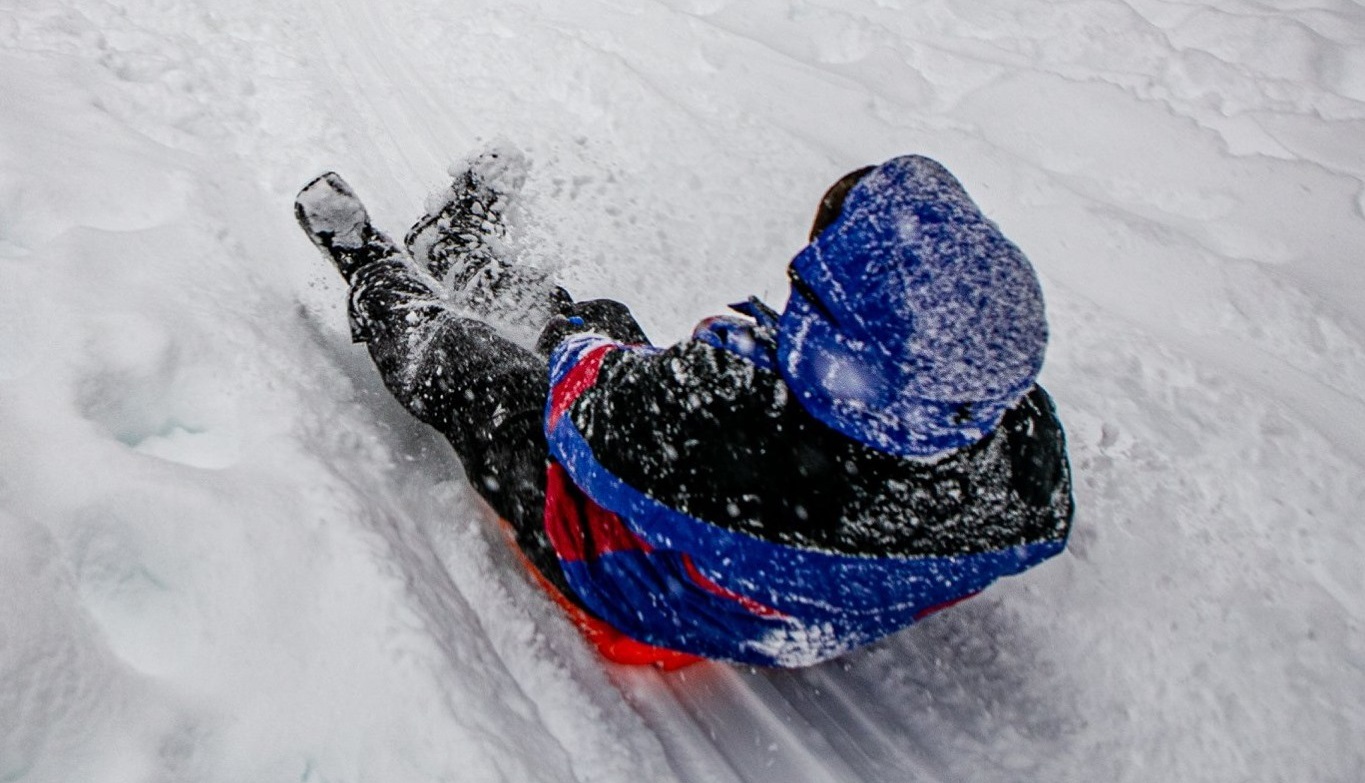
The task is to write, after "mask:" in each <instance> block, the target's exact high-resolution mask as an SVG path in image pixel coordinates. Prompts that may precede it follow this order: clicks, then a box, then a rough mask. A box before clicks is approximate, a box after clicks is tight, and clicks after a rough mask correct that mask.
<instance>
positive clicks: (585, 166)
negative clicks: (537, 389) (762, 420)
mask: <svg viewBox="0 0 1365 783" xmlns="http://www.w3.org/2000/svg"><path fill="white" fill-rule="evenodd" d="M499 137H501V138H505V139H507V140H510V141H511V142H512V143H514V144H516V145H518V146H519V147H520V148H521V149H523V150H524V151H525V152H526V153H527V155H528V156H529V157H530V159H531V160H532V162H533V169H532V172H531V177H530V180H529V182H528V185H527V190H526V193H525V201H524V210H523V213H522V220H521V225H520V226H519V228H518V230H519V232H520V236H521V237H522V238H521V240H520V241H521V244H522V245H523V248H524V252H525V255H526V258H527V259H528V260H529V261H531V262H534V263H540V264H544V265H547V266H549V267H551V268H553V269H555V270H557V274H558V275H559V277H560V279H561V280H562V281H563V282H564V283H565V284H566V285H568V286H569V287H570V288H571V289H572V290H573V291H574V292H575V293H576V294H577V295H579V296H583V297H590V296H615V297H619V298H622V299H624V300H626V301H627V302H629V303H630V304H631V305H632V306H633V307H634V308H635V310H636V312H637V313H638V315H639V316H640V318H641V320H642V321H643V323H644V324H645V326H646V328H647V330H649V331H650V333H651V335H652V336H653V337H654V338H655V340H656V341H660V342H671V341H673V340H676V339H679V338H681V337H683V336H684V335H685V334H686V333H687V331H688V329H689V328H690V326H691V324H692V323H694V322H695V321H697V320H698V319H700V318H701V317H703V316H706V315H709V314H713V313H717V312H720V311H721V310H722V309H723V307H724V305H725V304H726V303H727V302H731V301H735V300H738V299H741V298H743V297H745V296H746V295H748V294H750V293H756V294H759V295H760V296H763V297H765V298H766V299H767V300H768V301H769V302H770V303H772V304H774V305H780V304H781V303H782V301H783V300H784V297H785V285H784V266H785V264H786V262H787V260H788V259H789V258H790V257H791V255H793V254H794V253H795V252H796V251H797V250H798V249H799V248H800V247H801V245H802V243H803V237H804V234H805V231H806V229H807V227H808V223H809V220H810V218H811V216H812V213H813V210H814V206H815V203H816V200H817V199H818V197H819V196H820V194H821V193H822V192H823V190H824V188H825V187H826V186H827V185H828V184H830V183H831V182H832V181H834V179H836V178H837V177H838V176H839V175H841V174H843V173H844V172H845V171H847V170H850V169H852V168H855V167H857V166H861V165H864V164H867V163H872V162H878V161H881V160H885V159H886V158H889V157H892V156H895V155H899V154H903V153H909V152H916V153H921V154H926V155H930V156H932V157H935V158H937V159H939V160H940V161H942V162H943V163H945V164H946V165H947V166H948V167H949V168H950V169H952V170H953V171H954V172H955V173H956V174H957V175H958V176H959V178H960V179H961V180H962V181H963V182H964V183H965V185H966V187H967V189H968V191H969V192H971V193H972V194H973V196H974V197H975V198H976V199H977V200H978V202H979V203H980V204H981V205H982V207H983V209H984V210H985V211H986V212H987V214H988V215H989V216H991V217H992V218H993V219H995V220H996V221H997V222H998V223H999V224H1000V225H1001V226H1002V228H1003V229H1004V231H1005V232H1006V234H1007V235H1009V236H1010V237H1011V238H1013V239H1014V240H1015V241H1016V242H1017V243H1018V244H1019V245H1020V246H1021V247H1022V248H1023V249H1024V251H1025V252H1026V253H1027V254H1028V255H1029V256H1030V257H1031V259H1032V260H1033V262H1034V264H1035V266H1036V267H1037V269H1038V270H1039V273H1040V274H1041V276H1042V279H1043V283H1044V288H1045V291H1046V294H1047V297H1048V306H1049V315H1050V319H1051V323H1052V328H1053V339H1052V343H1051V348H1050V352H1049V356H1048V362H1047V366H1046V369H1045V370H1044V374H1043V378H1042V381H1043V383H1044V385H1045V386H1047V387H1048V388H1049V389H1050V390H1051V392H1052V393H1053V394H1054V395H1055V397H1056V400H1057V403H1058V405H1059V407H1060V411H1061V415H1062V418H1063V421H1064V422H1065V424H1066V426H1067V429H1068V433H1069V437H1070V446H1071V458H1072V464H1073V467H1074V470H1075V479H1076V499H1077V503H1078V508H1079V511H1078V514H1077V517H1076V527H1075V532H1074V536H1073V538H1072V541H1071V545H1070V548H1069V549H1068V550H1067V552H1066V553H1065V554H1064V555H1062V556H1060V557H1058V558H1056V559H1055V560H1053V561H1051V562H1049V563H1047V564H1046V565H1044V566H1043V567H1041V568H1038V569H1036V570H1034V571H1031V572H1029V573H1027V574H1025V575H1023V576H1021V577H1018V578H1014V579H1010V580H1006V581H1004V582H1002V583H1000V584H998V585H997V586H996V587H995V588H993V589H992V590H991V591H989V592H988V593H987V594H985V595H983V596H981V597H979V598H977V599H974V600H972V601H970V602H968V603H966V604H964V605H963V606H961V607H959V608H957V609H955V610H953V611H949V612H945V613H943V614H941V615H938V616H935V617H933V618H931V619H930V620H928V621H926V622H924V623H923V624H921V625H920V626H917V627H915V628H912V629H910V630H908V631H907V632H905V633H902V634H900V635H897V636H896V637H894V638H892V639H890V640H887V641H885V642H884V643H881V644H878V645H875V646H874V647H872V648H870V649H867V650H865V651H862V652H859V653H857V654H854V655H851V656H849V657H847V658H846V659H844V660H841V661H837V662H834V663H831V664H828V665H824V666H819V667H815V668H812V669H808V670H802V671H787V672H783V671H748V670H741V669H734V668H731V667H726V666H720V665H701V666H697V667H693V668H691V669H687V670H685V671H683V672H681V673H677V674H671V675H666V674H660V673H658V672H655V671H653V670H639V669H623V668H617V667H613V666H610V665H606V664H604V663H602V662H601V661H600V660H599V659H597V658H596V657H595V654H594V653H592V652H591V651H590V650H589V649H588V648H587V646H586V645H585V643H584V642H583V641H582V640H581V639H580V638H579V636H578V634H577V632H576V631H575V630H574V628H573V627H572V626H571V625H570V624H569V623H568V622H567V621H566V620H565V619H564V618H563V617H561V616H560V613H559V611H558V610H557V609H556V608H555V607H554V606H553V605H552V604H551V603H550V602H549V601H548V599H546V598H545V597H544V596H543V595H542V594H541V593H540V592H539V591H538V589H537V588H536V587H535V586H533V585H532V584H531V583H530V582H529V581H528V579H527V577H526V575H525V574H524V573H523V572H522V571H521V569H520V566H519V565H518V564H517V563H516V561H515V560H514V559H513V558H512V556H511V555H510V554H509V553H508V551H507V549H506V548H505V546H504V544H503V541H502V538H501V534H500V532H499V531H498V529H497V526H496V523H495V520H493V518H492V517H491V516H490V514H489V513H488V512H487V511H486V510H485V509H484V508H483V507H482V506H481V505H480V503H479V502H478V501H477V500H476V499H475V498H474V496H473V495H472V494H471V492H470V490H469V489H468V488H467V487H466V486H465V484H464V482H463V479H462V478H461V476H460V470H459V467H458V465H457V463H456V461H455V459H454V457H453V455H452V454H451V452H450V450H449V447H448V446H447V445H446V444H445V443H444V442H443V441H441V440H440V439H439V438H438V437H437V436H435V435H434V434H433V433H431V432H428V431H427V430H425V429H424V428H423V427H422V426H420V425H418V424H416V423H415V422H413V421H412V420H410V419H409V418H408V417H407V415H406V414H405V413H404V412H403V411H402V410H400V409H399V408H398V406H397V405H396V404H395V403H394V402H392V401H391V400H390V399H389V398H388V396H387V394H386V392H385V391H384V390H383V388H382V386H381V385H380V383H379V381H378V379H377V375H376V373H375V372H374V371H373V369H372V367H371V366H370V362H369V359H368V357H367V356H366V355H365V353H364V351H363V349H362V348H361V347H359V346H353V345H352V344H351V343H350V341H349V339H348V336H347V331H346V321H345V314H344V307H343V300H344V290H343V287H342V285H341V282H340V280H339V278H338V277H337V276H336V275H335V273H334V272H333V271H332V270H331V269H330V268H329V267H328V266H327V264H326V263H325V262H324V261H323V260H322V258H321V257H320V256H319V255H318V254H317V253H316V252H315V251H314V250H313V248H312V247H311V246H310V245H309V244H308V242H307V241H306V239H305V238H304V236H303V234H302V233H301V232H300V231H299V230H298V229H297V228H296V227H295V225H294V222H293V216H292V214H291V202H292V199H293V196H294V194H295V192H296V191H297V190H298V189H299V188H300V187H301V186H302V185H303V184H304V183H306V182H307V181H308V180H309V179H311V178H312V177H314V176H315V175H317V174H319V173H321V172H322V171H325V170H327V169H336V170H337V171H340V172H342V173H343V174H344V175H345V176H346V177H347V178H348V179H349V180H350V182H351V183H352V184H353V185H354V186H355V187H356V189H357V190H358V191H359V193H360V194H361V196H362V197H363V198H364V199H365V200H366V202H367V204H368V205H369V206H370V208H371V211H372V213H373V214H374V216H375V219H376V222H377V223H378V224H379V225H380V226H381V227H383V228H386V229H387V230H389V231H390V232H393V233H396V234H401V232H402V231H404V230H405V229H406V227H407V226H408V225H409V224H410V223H411V222H412V221H413V220H414V219H416V217H417V216H418V215H419V214H420V212H421V206H422V203H423V200H424V198H425V197H426V196H427V195H428V194H429V193H431V192H432V191H434V190H436V189H437V188H439V187H441V186H442V184H443V183H444V181H445V173H444V172H445V169H446V167H447V166H448V165H449V164H451V163H452V162H454V161H456V160H459V159H460V158H462V157H463V156H464V155H465V154H467V153H468V152H470V151H471V150H473V149H475V148H477V147H479V146H480V145H481V144H483V143H485V142H486V141H488V140H490V139H494V138H499ZM1363 187H1365V6H1362V4H1361V3H1360V2H1359V1H1358V0H1218V1H1217V2H1214V1H1213V0H1206V1H1204V2H1199V1H1198V0H1184V1H1182V2H1172V1H1170V0H1068V1H1063V0H971V2H965V1H964V2H950V1H949V0H924V1H923V2H916V1H915V0H750V1H749V2H737V1H733V0H638V1H637V0H388V1H387V2H378V0H332V1H331V2H326V1H324V0H299V1H298V2H293V3H277V2H268V1H267V0H232V1H231V2H229V0H199V1H198V2H184V1H182V0H43V1H42V2H37V1H36V0H0V781H6V782H10V781H22V782H23V783H40V782H42V783H47V782H49V781H53V782H56V781H61V782H67V781H73V782H75V781H79V782H84V781H91V782H101V783H102V782H105V781H108V782H109V783H113V782H115V781H119V782H122V781H149V782H152V781H156V782H161V781H165V782H167V783H169V782H171V781H203V782H204V783H210V782H218V781H222V782H224V783H227V782H228V781H233V782H237V781H253V782H261V783H274V782H276V781H279V782H285V781H290V782H293V781H301V782H302V783H322V782H323V781H326V782H327V783H341V782H343V781H344V782H348V783H350V782H354V783H360V782H361V781H385V782H386V783H387V782H390V781H399V782H401V781H413V782H421V781H516V782H518V783H520V782H522V781H585V782H586V781H631V782H632V783H635V782H639V781H669V780H679V781H797V782H800V781H857V780H868V781H1087V782H1089V781H1179V782H1181V783H1185V782H1188V781H1360V780H1362V779H1365V755H1363V754H1365V751H1363V750H1362V748H1363V747H1365V739H1363V738H1365V633H1363V632H1362V620H1363V618H1362V614H1365V577H1363V574H1365V558H1363V557H1362V556H1363V555H1365V551H1363V550H1365V532H1362V531H1363V528H1362V515H1363V514H1365V391H1363V390H1365V307H1363V305H1365V216H1363V214H1365V196H1363V195H1362V188H1363Z"/></svg>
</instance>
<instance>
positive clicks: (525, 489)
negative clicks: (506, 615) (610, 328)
mask: <svg viewBox="0 0 1365 783" xmlns="http://www.w3.org/2000/svg"><path fill="white" fill-rule="evenodd" d="M296 207H297V214H298V218H299V223H300V225H302V226H303V228H304V230H305V231H306V232H307V233H308V235H309V237H310V238H312V239H313V241H314V243H315V244H316V245H317V246H318V247H319V248H321V249H322V250H323V251H325V252H326V253H327V254H328V255H329V256H330V257H331V258H332V260H333V262H334V263H335V264H336V266H337V268H338V269H339V270H340V271H341V272H342V274H343V275H344V276H345V277H346V279H347V281H348V282H350V283H351V295H350V313H351V319H352V327H353V334H354V336H355V337H356V339H357V340H359V341H363V342H364V343H365V344H366V347H367V348H368V349H369V351H370V356H371V358H373V360H374V363H375V365H376V366H377V367H378V369H379V372H380V375H381V376H382V377H383V379H384V384H385V386H387V387H388V389H389V391H390V392H391V393H392V394H393V395H394V397H395V398H397V399H398V401H399V402H400V403H402V405H403V406H404V407H405V408H407V409H408V410H409V411H410V412H411V413H412V414H413V415H414V416H416V417H417V418H418V419H420V420H421V421H423V422H425V423H427V424H429V425H431V426H433V427H435V428H436V429H437V430H438V431H439V432H441V434H443V435H444V436H445V437H446V439H447V440H449V441H450V443H451V445H452V446H453V447H454V448H455V452H456V454H457V455H458V456H459V458H460V461H461V462H462V463H463V464H464V467H465V472H466V474H467V475H468V477H469V480H470V482H471V483H473V485H474V487H475V489H476V490H477V491H478V492H479V494H480V495H482V496H483V497H484V499H486V500H487V501H488V503H489V505H491V506H492V507H493V509H494V510H495V511H496V512H497V513H498V514H499V515H501V516H502V517H503V518H504V519H506V520H507V521H508V522H509V523H511V525H512V527H513V528H514V529H515V530H516V533H517V539H518V543H519V544H520V545H521V547H522V549H523V551H525V552H526V554H527V556H528V557H530V558H531V560H532V561H533V562H534V563H535V564H536V566H537V567H539V568H540V569H541V571H542V573H544V574H545V576H546V578H548V579H549V580H550V581H551V582H552V583H554V584H556V586H558V587H560V588H561V589H567V585H565V584H564V582H563V575H562V572H561V571H560V569H559V564H558V560H557V559H556V558H555V557H554V555H553V552H552V551H551V550H550V547H549V542H548V540H547V539H546V538H545V533H544V519H543V517H544V505H545V469H546V462H547V459H548V448H547V446H546V444H545V433H544V429H543V425H542V423H541V419H542V416H543V411H544V406H545V399H546V396H547V394H548V393H549V388H548V384H549V381H548V371H547V367H546V363H545V359H544V358H542V357H540V356H537V355H536V354H534V353H532V352H530V351H528V350H526V349H524V348H521V347H519V346H517V345H516V344H514V343H512V342H511V341H509V340H507V339H505V338H503V337H502V336H500V335H499V334H498V333H497V332H496V331H495V330H494V329H493V328H492V327H490V326H488V325H487V324H485V323H483V322H481V321H477V320H474V319H471V318H465V317H461V316H459V315H457V314H456V313H455V312H453V311H452V310H451V309H450V307H449V306H448V305H447V303H446V301H445V300H444V298H443V296H441V294H440V293H439V292H438V289H437V288H436V284H435V281H434V280H432V279H431V278H430V277H429V276H428V275H426V274H425V273H423V272H421V271H418V270H417V268H416V267H415V266H414V265H413V264H412V263H411V262H410V261H409V260H408V258H407V257H406V256H405V255H403V253H402V252H401V251H400V250H398V249H397V247H396V246H395V245H394V243H393V242H392V241H391V240H389V239H388V237H386V236H384V235H383V234H381V233H379V232H378V231H376V230H375V229H374V228H373V226H371V225H370V223H369V218H368V215H367V214H366V213H365V211H364V207H363V206H362V205H361V204H360V202H359V200H358V199H357V198H356V197H355V194H354V193H353V192H352V191H351V190H350V188H349V187H348V186H347V185H346V184H345V182H343V181H342V180H341V179H340V178H339V177H336V175H328V176H325V177H322V178H320V179H318V180H316V181H315V182H313V183H312V184H310V185H309V186H308V187H306V188H304V190H303V192H302V193H300V195H299V199H298V202H297V204H296Z"/></svg>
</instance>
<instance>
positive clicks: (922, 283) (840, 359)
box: [778, 156, 1047, 457]
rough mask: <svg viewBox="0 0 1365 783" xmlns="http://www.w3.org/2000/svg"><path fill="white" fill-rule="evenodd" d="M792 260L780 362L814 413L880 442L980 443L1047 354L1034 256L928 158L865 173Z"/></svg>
mask: <svg viewBox="0 0 1365 783" xmlns="http://www.w3.org/2000/svg"><path fill="white" fill-rule="evenodd" d="M789 273H790V276H791V279H792V288H791V293H790V296H789V297H788V300H787V306H786V309H785V310H784V312H783V313H782V315H781V317H780V320H779V328H778V362H779V366H780V369H781V371H782V373H783V375H784V377H785V378H786V380H787V383H788V385H789V386H790V387H791V389H792V390H793V391H794V392H795V393H796V394H797V395H798V397H799V399H800V401H801V403H802V404H803V405H804V406H805V408H806V409H807V411H809V412H810V413H811V415H813V416H814V417H815V418H817V419H819V420H820V421H822V422H824V423H825V424H826V425H828V426H830V427H832V428H833V429H835V430H837V431H839V432H842V433H844V434H845V435H847V436H849V437H851V438H854V439H856V440H859V441H861V442H863V443H866V444H868V445H869V446H872V447H873V448H876V449H879V450H882V451H886V452H890V453H893V454H899V455H905V456H916V457H934V456H937V455H940V454H942V453H945V452H947V451H951V450H953V449H957V448H962V447H965V446H969V445H971V444H973V443H976V442H977V441H979V440H981V439H982V438H984V437H985V436H986V435H988V434H989V433H990V432H991V431H993V430H994V429H995V427H996V425H997V424H999V422H1000V417H1001V416H1002V415H1003V414H1004V412H1005V411H1006V410H1008V409H1009V408H1010V407H1011V406H1013V405H1014V404H1015V403H1016V402H1017V401H1018V400H1019V398H1020V397H1022V396H1023V395H1024V394H1025V393H1026V392H1027V391H1028V390H1029V389H1030V388H1032V386H1033V384H1034V380H1035V379H1036V377H1037V375H1038V371H1039V370H1040V369H1041V367H1042V363H1043V354H1044V350H1045V348H1046V345H1047V323H1046V319H1045V317H1044V311H1043V298H1042V291H1041V289H1040V288H1039V284H1038V278H1037V275H1036V274H1035V272H1034V270H1033V267H1032V266H1031V265H1030V264H1029V262H1028V259H1027V258H1025V257H1024V254H1023V253H1022V252H1021V251H1020V250H1019V249H1018V248H1017V247H1015V246H1014V244H1013V243H1011V242H1010V241H1009V240H1008V239H1006V238H1005V236H1004V235H1003V234H1001V233H1000V230H999V228H997V227H996V225H995V224H994V223H992V222H991V221H989V220H987V219H986V217H985V216H984V215H982V214H981V210H980V209H979V208H978V207H977V206H976V204H975V203H974V202H973V201H972V200H971V198H970V197H969V196H968V195H967V193H966V191H965V190H963V188H962V185H961V184H960V183H959V182H958V181H957V180H956V179H955V178H954V177H953V175H952V174H950V173H948V170H947V169H945V168H944V167H943V166H941V165H940V164H938V163H937V162H935V161H933V160H930V159H928V158H924V157H919V156H906V157H900V158H895V159H893V160H890V161H888V162H886V163H884V164H882V165H880V166H878V167H876V168H875V169H872V170H871V171H870V172H869V173H867V174H866V175H865V176H863V178H862V179H861V180H859V181H858V183H857V184H856V185H855V186H854V187H853V188H852V190H850V191H849V193H848V196H847V197H846V199H845V200H844V203H843V207H842V210H841V211H840V213H839V216H838V218H837V219H835V220H834V222H833V223H831V224H830V225H829V226H828V227H826V228H825V229H824V230H823V231H822V232H821V233H820V234H819V235H818V236H816V237H815V238H814V240H813V241H812V242H811V243H810V244H809V245H807V246H806V248H805V249H804V250H803V251H802V252H801V253H799V254H798V255H797V256H796V258H795V259H793V260H792V262H791V266H790V268H789Z"/></svg>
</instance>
